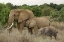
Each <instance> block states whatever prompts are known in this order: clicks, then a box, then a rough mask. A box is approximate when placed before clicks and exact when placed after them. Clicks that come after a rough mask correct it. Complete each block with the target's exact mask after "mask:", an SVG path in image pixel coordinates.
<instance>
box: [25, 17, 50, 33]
mask: <svg viewBox="0 0 64 42" xmlns="http://www.w3.org/2000/svg"><path fill="white" fill-rule="evenodd" d="M49 25H50V21H49V20H48V19H47V18H44V17H37V18H33V19H31V20H27V21H26V27H28V28H29V32H30V33H31V34H33V33H35V34H38V29H40V28H42V27H47V26H49Z"/></svg>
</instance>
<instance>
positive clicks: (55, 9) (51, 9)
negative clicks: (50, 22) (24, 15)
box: [0, 3, 64, 25]
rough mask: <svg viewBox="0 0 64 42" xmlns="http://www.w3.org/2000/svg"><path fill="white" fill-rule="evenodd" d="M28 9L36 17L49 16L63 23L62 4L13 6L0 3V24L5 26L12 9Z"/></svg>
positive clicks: (63, 5)
mask: <svg viewBox="0 0 64 42" xmlns="http://www.w3.org/2000/svg"><path fill="white" fill-rule="evenodd" d="M18 8H19V9H22V8H23V9H30V10H31V11H33V13H34V15H35V16H36V17H40V16H49V17H50V18H53V19H54V20H55V21H60V22H61V21H64V4H59V5H58V4H54V3H50V4H47V3H44V4H42V5H31V6H29V5H27V4H24V5H13V4H12V3H6V4H4V3H0V24H1V25H6V24H7V22H8V15H9V13H10V11H11V10H12V9H18Z"/></svg>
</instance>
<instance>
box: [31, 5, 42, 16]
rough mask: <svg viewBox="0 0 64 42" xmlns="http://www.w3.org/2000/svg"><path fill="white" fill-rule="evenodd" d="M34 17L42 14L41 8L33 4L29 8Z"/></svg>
mask: <svg viewBox="0 0 64 42" xmlns="http://www.w3.org/2000/svg"><path fill="white" fill-rule="evenodd" d="M31 10H32V11H33V13H34V15H35V16H36V17H40V16H41V14H42V10H41V8H40V7H38V6H33V7H32V9H31Z"/></svg>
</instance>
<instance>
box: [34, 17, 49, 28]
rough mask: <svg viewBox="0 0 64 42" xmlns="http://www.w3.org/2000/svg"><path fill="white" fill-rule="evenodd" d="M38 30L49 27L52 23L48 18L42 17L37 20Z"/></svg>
mask: <svg viewBox="0 0 64 42" xmlns="http://www.w3.org/2000/svg"><path fill="white" fill-rule="evenodd" d="M35 20H36V23H37V26H38V28H41V27H46V26H49V24H50V21H49V20H48V19H46V18H43V17H40V18H38V17H37V18H35Z"/></svg>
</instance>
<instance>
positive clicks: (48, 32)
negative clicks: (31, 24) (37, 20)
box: [39, 27, 58, 39]
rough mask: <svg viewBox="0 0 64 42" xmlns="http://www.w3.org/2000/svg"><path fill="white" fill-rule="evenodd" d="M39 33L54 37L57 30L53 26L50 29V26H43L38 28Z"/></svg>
mask: <svg viewBox="0 0 64 42" xmlns="http://www.w3.org/2000/svg"><path fill="white" fill-rule="evenodd" d="M39 32H40V34H44V35H47V36H50V37H51V38H52V36H54V37H55V39H56V36H57V33H58V31H57V30H56V29H55V28H54V29H52V28H51V27H44V28H41V29H40V30H39Z"/></svg>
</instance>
